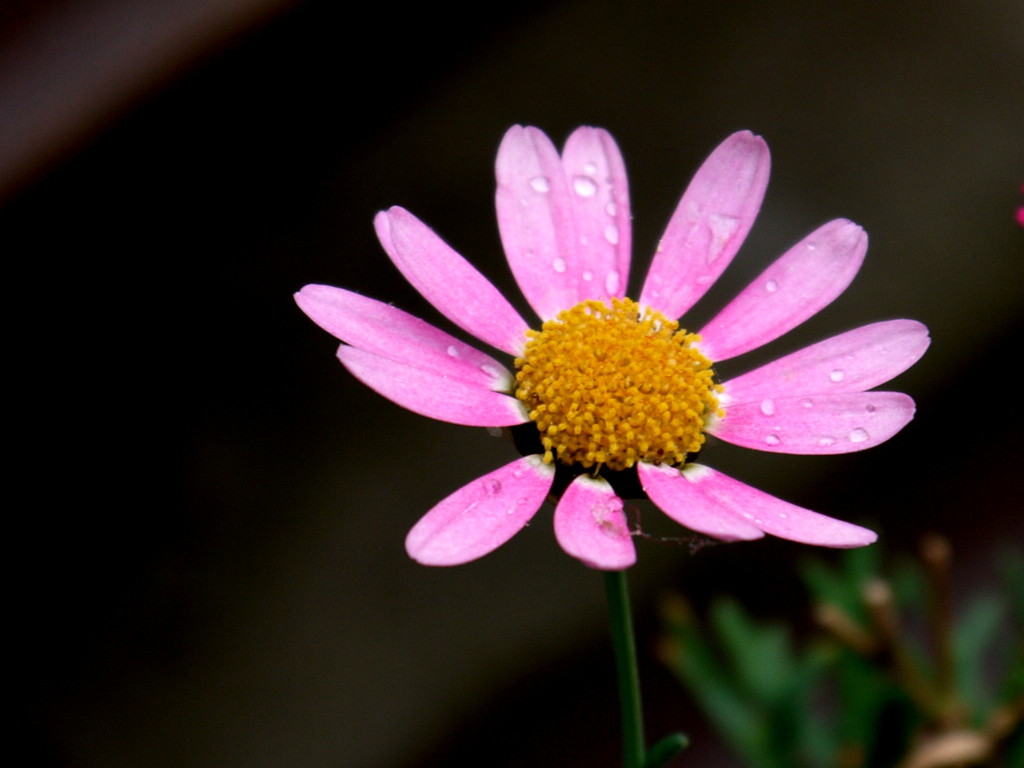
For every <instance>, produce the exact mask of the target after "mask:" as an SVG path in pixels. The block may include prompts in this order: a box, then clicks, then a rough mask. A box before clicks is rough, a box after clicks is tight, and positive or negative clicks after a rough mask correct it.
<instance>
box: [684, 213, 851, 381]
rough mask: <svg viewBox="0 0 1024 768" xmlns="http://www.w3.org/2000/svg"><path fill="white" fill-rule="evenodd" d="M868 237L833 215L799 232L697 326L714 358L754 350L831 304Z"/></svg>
mask: <svg viewBox="0 0 1024 768" xmlns="http://www.w3.org/2000/svg"><path fill="white" fill-rule="evenodd" d="M867 249H868V236H867V235H866V234H865V233H864V230H862V229H861V228H860V227H858V226H857V225H856V224H854V223H852V222H849V221H846V220H845V219H836V220H835V221H830V222H829V223H828V224H825V225H823V226H821V227H819V228H818V229H817V230H815V231H814V232H812V233H811V234H810V235H808V236H807V237H805V238H804V239H803V240H801V241H800V242H799V243H797V244H796V245H795V246H793V247H792V248H791V249H790V250H788V251H787V252H786V253H785V254H783V255H782V256H781V257H779V259H778V260H777V261H776V262H775V263H774V264H772V265H771V266H770V267H768V269H766V270H765V271H764V272H763V273H762V274H761V276H760V277H758V278H757V279H756V280H754V281H753V282H752V283H751V284H750V285H748V286H747V287H746V288H745V289H744V290H743V292H742V293H740V295H739V296H737V297H736V298H735V299H733V300H732V301H731V302H730V303H729V304H728V305H727V306H726V307H725V309H723V310H722V311H721V312H719V313H718V316H717V317H715V318H714V319H713V320H712V321H711V322H710V323H708V324H707V325H706V326H704V328H702V329H701V331H700V337H701V342H700V347H701V350H702V351H703V352H704V354H705V355H707V356H708V358H710V359H711V360H714V361H715V362H720V361H722V360H727V359H728V358H730V357H735V356H736V355H741V354H743V353H744V352H748V351H750V350H751V349H756V348H757V347H760V346H761V345H763V344H767V343H768V342H769V341H773V340H774V339H777V338H778V337H779V336H781V335H782V334H784V333H786V331H789V330H792V329H793V328H795V327H796V326H798V325H800V323H802V322H803V321H804V320H806V319H807V318H809V317H811V316H813V315H814V314H816V313H817V312H819V311H821V310H822V309H823V308H824V307H827V306H828V305H829V304H831V303H832V301H833V299H835V298H836V297H837V296H838V295H839V294H841V293H842V292H843V291H845V290H846V287H847V286H848V285H849V284H850V281H851V280H853V278H854V276H855V275H856V274H857V270H859V269H860V265H861V263H862V262H863V261H864V254H865V253H867Z"/></svg>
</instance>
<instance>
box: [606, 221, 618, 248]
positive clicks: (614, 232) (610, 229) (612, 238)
mask: <svg viewBox="0 0 1024 768" xmlns="http://www.w3.org/2000/svg"><path fill="white" fill-rule="evenodd" d="M604 239H605V240H607V241H608V242H609V243H611V244H612V245H618V244H619V228H618V227H617V226H615V225H614V224H609V225H608V226H607V227H605V228H604Z"/></svg>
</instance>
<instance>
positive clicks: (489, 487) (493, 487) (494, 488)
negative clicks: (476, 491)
mask: <svg viewBox="0 0 1024 768" xmlns="http://www.w3.org/2000/svg"><path fill="white" fill-rule="evenodd" d="M484 490H485V491H486V492H487V495H488V496H497V495H498V494H499V493H501V480H497V479H495V478H493V477H492V478H491V479H490V480H484Z"/></svg>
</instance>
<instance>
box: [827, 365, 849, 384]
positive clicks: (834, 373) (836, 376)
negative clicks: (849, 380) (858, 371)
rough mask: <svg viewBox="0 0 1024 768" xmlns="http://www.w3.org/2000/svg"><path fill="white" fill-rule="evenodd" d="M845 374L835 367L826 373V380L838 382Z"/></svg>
mask: <svg viewBox="0 0 1024 768" xmlns="http://www.w3.org/2000/svg"><path fill="white" fill-rule="evenodd" d="M845 376H846V372H845V371H841V370H839V369H838V368H836V369H835V370H834V371H832V372H831V373H830V374H829V375H828V380H829V381H831V382H832V383H833V384H838V383H839V382H840V381H842V380H843V378H845Z"/></svg>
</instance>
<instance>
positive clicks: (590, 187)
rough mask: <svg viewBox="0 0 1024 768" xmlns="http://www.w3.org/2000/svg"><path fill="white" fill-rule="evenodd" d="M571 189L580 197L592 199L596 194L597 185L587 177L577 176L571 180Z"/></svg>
mask: <svg viewBox="0 0 1024 768" xmlns="http://www.w3.org/2000/svg"><path fill="white" fill-rule="evenodd" d="M572 188H573V189H574V190H575V191H576V194H577V195H579V196H580V197H593V196H594V195H595V194H596V193H597V184H596V183H595V182H594V180H593V179H592V178H590V177H589V176H577V177H575V178H574V179H573V180H572Z"/></svg>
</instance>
